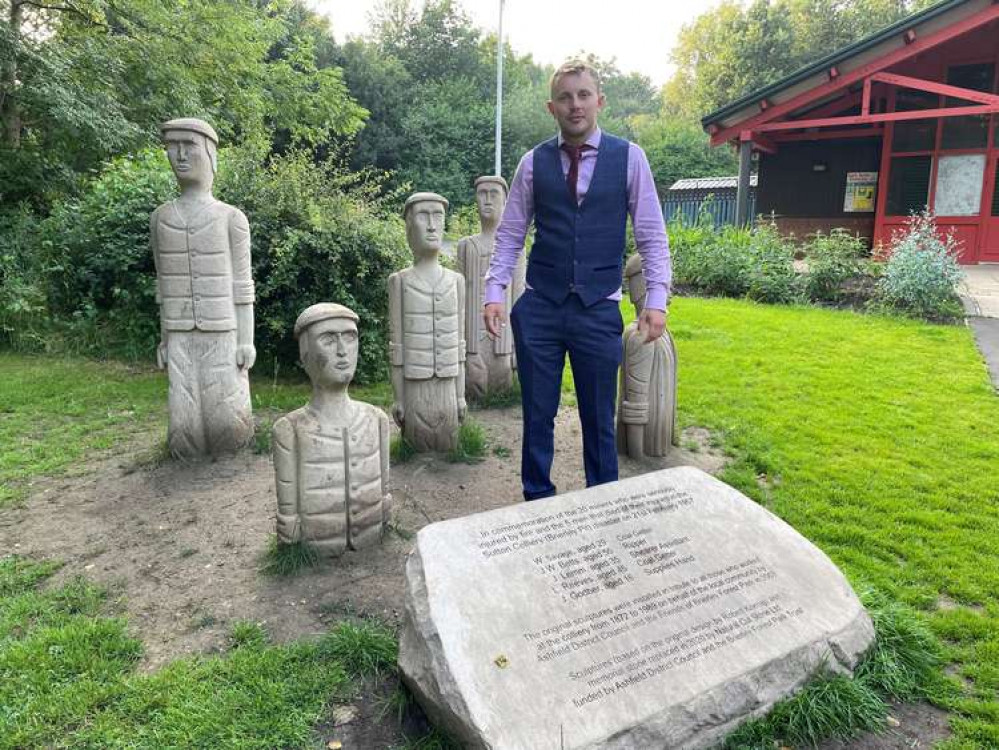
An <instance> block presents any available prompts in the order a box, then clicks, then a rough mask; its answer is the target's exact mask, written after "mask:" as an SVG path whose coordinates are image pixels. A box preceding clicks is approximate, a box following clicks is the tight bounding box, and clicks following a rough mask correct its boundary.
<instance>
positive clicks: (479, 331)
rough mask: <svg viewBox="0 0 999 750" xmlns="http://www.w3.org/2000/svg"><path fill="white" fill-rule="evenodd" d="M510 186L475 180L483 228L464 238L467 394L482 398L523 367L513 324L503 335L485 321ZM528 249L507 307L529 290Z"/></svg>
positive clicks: (461, 261) (460, 261)
mask: <svg viewBox="0 0 999 750" xmlns="http://www.w3.org/2000/svg"><path fill="white" fill-rule="evenodd" d="M506 196H507V185H506V180H504V179H503V178H502V177H495V176H486V177H480V178H478V179H477V180H476V181H475V202H476V206H477V207H478V209H479V223H480V225H481V227H482V231H481V232H479V233H478V234H474V235H472V236H471V237H462V238H461V240H459V241H458V271H459V272H460V273H461V275H462V276H464V277H465V289H466V290H467V291H466V297H465V341H466V342H467V345H468V353H467V358H466V360H465V395H466V396H467V397H468V398H482V397H483V396H485V395H486V394H487V393H490V392H497V391H504V390H508V389H509V388H510V387H511V386H512V385H513V371H514V370H515V369H516V368H517V363H516V355H515V353H514V350H513V333H512V329H510V328H504V329H503V333H502V334H501V335H500V336H499V338H497V339H495V340H493V339H491V338H490V337H489V334H488V332H487V331H486V327H485V325H484V324H483V321H482V304H483V302H484V298H485V281H486V271H488V270H489V260H490V258H491V257H492V254H493V246H494V244H495V242H496V227H497V226H499V221H500V218H501V217H502V215H503V206H504V205H505V204H506ZM526 258H527V256H526V254H525V253H522V254H521V255H520V257H519V259H518V262H517V268H516V270H515V271H514V275H513V282H512V283H511V284H510V285H509V286H508V287H507V291H506V309H507V310H511V309H513V303H514V302H516V301H517V298H518V297H520V295H521V294H522V293H523V291H524V278H525V275H526V269H527V261H526Z"/></svg>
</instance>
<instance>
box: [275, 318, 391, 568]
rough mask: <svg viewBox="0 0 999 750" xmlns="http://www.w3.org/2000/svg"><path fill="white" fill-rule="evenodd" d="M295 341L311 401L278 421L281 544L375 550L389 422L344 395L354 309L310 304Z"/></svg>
mask: <svg viewBox="0 0 999 750" xmlns="http://www.w3.org/2000/svg"><path fill="white" fill-rule="evenodd" d="M295 338H297V339H298V350H299V359H300V361H301V362H302V366H303V367H304V368H305V371H306V373H308V375H309V379H310V380H311V381H312V400H311V401H309V403H308V404H307V405H306V406H303V407H302V408H301V409H297V410H296V411H293V412H291V413H290V414H287V415H286V416H284V417H282V418H281V419H279V420H278V421H277V422H275V423H274V431H273V439H272V441H271V442H272V450H273V452H274V474H275V478H276V490H277V498H278V512H277V534H278V541H279V542H281V543H282V544H295V543H298V542H304V543H305V544H307V545H309V546H310V547H313V548H314V549H316V551H318V552H319V553H320V554H321V555H323V556H327V557H335V556H337V555H340V554H342V553H343V552H344V550H347V549H361V548H363V547H367V546H370V545H373V544H377V543H378V542H379V541H380V540H381V538H382V535H383V533H384V531H385V527H386V525H387V524H388V522H389V518H390V512H391V507H392V496H391V494H390V493H389V421H388V417H387V416H385V413H384V412H383V411H382V410H381V409H378V408H376V407H374V406H372V405H371V404H366V403H363V402H361V401H353V400H352V399H351V398H350V397H349V396H348V395H347V387H348V385H349V384H350V381H351V380H352V379H353V377H354V370H355V369H356V368H357V348H358V337H357V315H356V314H355V313H354V312H353V311H352V310H350V309H349V308H347V307H344V306H343V305H337V304H332V303H323V304H318V305H313V306H312V307H309V308H307V309H306V310H305V311H304V312H303V313H302V314H301V315H299V316H298V320H297V321H296V322H295Z"/></svg>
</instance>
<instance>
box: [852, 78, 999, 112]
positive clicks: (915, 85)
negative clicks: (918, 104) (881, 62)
mask: <svg viewBox="0 0 999 750" xmlns="http://www.w3.org/2000/svg"><path fill="white" fill-rule="evenodd" d="M870 81H881V82H882V83H890V84H892V85H894V86H902V87H903V88H907V89H918V90H919V91H929V92H930V93H931V94H943V95H944V96H950V97H953V98H954V99H966V100H968V101H969V102H978V103H979V104H999V96H996V95H995V94H988V93H985V92H984V91H975V90H974V89H963V88H960V87H959V86H950V85H948V84H946V83H939V82H938V81H924V80H923V79H922V78H912V77H911V76H900V75H895V74H894V73H875V74H874V75H872V76H871V77H870V78H867V79H865V80H864V91H865V93H866V91H867V88H868V87H869V85H870V83H869V82H870ZM864 114H867V112H866V111H865V112H864Z"/></svg>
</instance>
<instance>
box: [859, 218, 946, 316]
mask: <svg viewBox="0 0 999 750" xmlns="http://www.w3.org/2000/svg"><path fill="white" fill-rule="evenodd" d="M889 252H890V255H889V256H888V263H887V265H886V266H885V271H884V276H882V277H881V281H880V283H879V284H878V294H877V298H878V301H879V302H880V303H881V304H883V305H885V306H886V307H888V308H890V309H893V310H896V311H898V312H901V313H904V314H907V315H915V316H917V317H923V318H930V319H952V318H957V317H960V316H961V314H962V310H961V304H960V302H959V301H958V299H957V293H956V287H957V284H958V282H960V281H961V279H962V278H963V277H964V274H963V272H962V271H961V266H960V264H959V263H958V260H957V242H956V240H955V239H954V238H953V236H951V235H945V236H941V233H940V232H939V230H938V229H937V226H936V221H935V220H934V218H933V216H932V214H930V213H929V212H924V213H921V214H915V215H913V216H911V217H910V218H909V220H908V223H907V225H906V230H905V232H904V233H902V234H900V235H898V236H896V237H895V238H894V239H893V240H892V243H891V246H890V248H889Z"/></svg>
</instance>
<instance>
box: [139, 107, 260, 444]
mask: <svg viewBox="0 0 999 750" xmlns="http://www.w3.org/2000/svg"><path fill="white" fill-rule="evenodd" d="M160 131H161V133H162V136H163V143H164V145H165V147H166V152H167V158H168V159H169V161H170V167H171V168H172V169H173V173H174V176H175V177H176V178H177V183H178V184H179V186H180V197H179V198H177V199H175V200H172V201H169V202H168V203H164V204H163V205H162V206H160V207H159V208H157V209H156V210H155V211H154V212H153V215H152V217H151V219H150V222H149V236H150V244H151V246H152V251H153V260H154V262H155V264H156V302H157V304H158V305H159V308H160V345H159V347H158V349H157V352H156V359H157V362H158V364H159V366H160V367H162V368H166V369H167V372H168V375H169V381H170V389H169V395H168V406H169V412H170V425H169V428H168V431H167V443H168V445H169V448H170V453H171V454H172V455H173V456H174V457H176V458H181V459H190V458H197V457H199V456H204V455H207V454H211V455H217V454H219V453H227V452H232V451H235V450H237V449H238V448H241V447H242V446H244V445H246V443H247V442H248V441H249V440H250V438H251V437H252V435H253V419H252V415H251V410H250V382H249V378H248V376H247V371H248V370H249V369H250V368H251V367H253V362H254V360H255V359H256V356H257V355H256V350H255V349H254V347H253V302H254V289H253V279H252V277H251V276H250V225H249V223H248V222H247V220H246V216H244V215H243V212H242V211H240V210H239V209H238V208H235V207H234V206H230V205H228V204H226V203H222V202H221V201H217V200H215V198H214V197H213V196H212V184H213V182H214V180H215V171H216V168H217V149H218V135H217V134H216V133H215V130H214V129H213V128H212V126H211V125H209V124H208V123H207V122H205V121H204V120H198V119H195V118H189V117H185V118H181V119H177V120H170V121H169V122H165V123H163V125H162V126H160Z"/></svg>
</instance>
